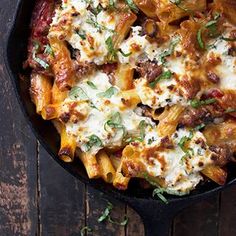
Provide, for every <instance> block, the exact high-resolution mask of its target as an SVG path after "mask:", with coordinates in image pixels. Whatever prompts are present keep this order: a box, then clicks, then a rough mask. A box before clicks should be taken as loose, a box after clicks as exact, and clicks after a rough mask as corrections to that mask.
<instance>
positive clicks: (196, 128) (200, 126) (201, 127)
mask: <svg viewBox="0 0 236 236" xmlns="http://www.w3.org/2000/svg"><path fill="white" fill-rule="evenodd" d="M205 126H206V125H205V124H200V125H197V126H196V127H195V128H194V130H196V131H198V130H200V129H203V128H204V127H205Z"/></svg>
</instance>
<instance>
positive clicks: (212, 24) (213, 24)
mask: <svg viewBox="0 0 236 236" xmlns="http://www.w3.org/2000/svg"><path fill="white" fill-rule="evenodd" d="M219 18H220V14H219V13H216V14H215V16H214V18H213V20H210V21H208V22H207V23H206V24H205V25H204V26H202V27H200V29H199V30H198V31H197V42H198V45H199V47H200V48H201V49H205V43H204V41H203V39H202V32H203V30H205V29H208V30H209V36H210V37H216V36H218V35H219V34H218V32H217V22H218V19H219Z"/></svg>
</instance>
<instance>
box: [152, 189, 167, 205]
mask: <svg viewBox="0 0 236 236" xmlns="http://www.w3.org/2000/svg"><path fill="white" fill-rule="evenodd" d="M163 193H165V189H163V188H161V187H158V188H155V189H154V190H153V192H152V196H153V197H155V196H157V197H158V198H159V199H160V200H161V201H162V202H164V203H165V204H168V200H167V199H166V198H165V197H164V195H163Z"/></svg>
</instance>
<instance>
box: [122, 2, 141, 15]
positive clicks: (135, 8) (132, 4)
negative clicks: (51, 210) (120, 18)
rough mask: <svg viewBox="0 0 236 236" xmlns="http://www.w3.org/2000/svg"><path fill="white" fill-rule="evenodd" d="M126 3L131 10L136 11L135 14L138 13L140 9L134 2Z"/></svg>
mask: <svg viewBox="0 0 236 236" xmlns="http://www.w3.org/2000/svg"><path fill="white" fill-rule="evenodd" d="M125 3H126V4H127V5H128V6H129V8H130V9H131V10H132V11H134V12H135V13H138V11H139V9H138V7H137V6H136V5H135V3H134V2H133V0H125Z"/></svg>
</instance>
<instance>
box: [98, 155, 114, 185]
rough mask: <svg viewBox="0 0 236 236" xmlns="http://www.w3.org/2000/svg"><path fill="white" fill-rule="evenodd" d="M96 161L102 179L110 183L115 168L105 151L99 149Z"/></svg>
mask: <svg viewBox="0 0 236 236" xmlns="http://www.w3.org/2000/svg"><path fill="white" fill-rule="evenodd" d="M97 162H98V165H99V169H100V174H101V176H102V178H103V180H104V181H105V182H107V183H112V182H113V179H114V176H115V169H114V167H113V165H112V163H111V160H110V158H109V157H108V155H107V154H106V152H105V151H100V152H99V153H98V154H97Z"/></svg>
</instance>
